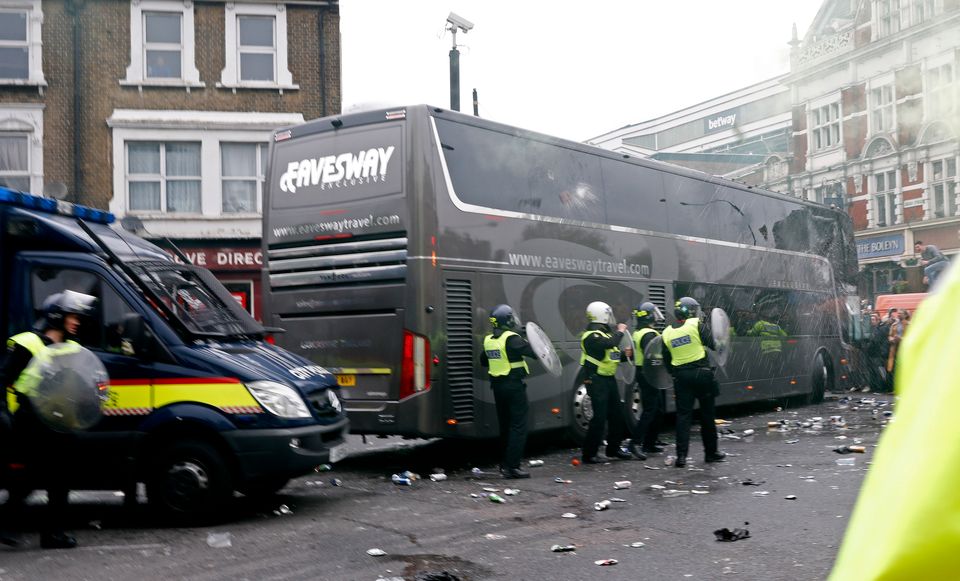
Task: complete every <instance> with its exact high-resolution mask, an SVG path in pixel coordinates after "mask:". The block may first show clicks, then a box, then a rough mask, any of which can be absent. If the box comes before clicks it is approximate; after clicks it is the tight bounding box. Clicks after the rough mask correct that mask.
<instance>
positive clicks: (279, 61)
mask: <svg viewBox="0 0 960 581" xmlns="http://www.w3.org/2000/svg"><path fill="white" fill-rule="evenodd" d="M223 12H224V19H225V20H224V29H223V30H224V41H225V45H224V57H225V58H224V67H223V71H221V73H220V82H219V83H218V84H217V86H218V87H221V88H225V89H234V90H236V89H271V90H280V91H284V90H296V89H299V88H300V86H299V85H297V84H294V82H293V74H291V73H290V68H289V65H288V64H287V54H288V52H289V49H288V42H287V10H286V6H285V5H283V4H247V3H244V2H227V3H226V6H224V11H223ZM240 16H270V17H273V18H274V35H275V38H274V49H275V50H276V53H275V54H276V58H275V59H274V61H273V65H274V75H273V81H244V80H242V79H241V78H240V35H239V26H240V19H239V17H240ZM244 52H253V51H249V50H245V51H244Z"/></svg>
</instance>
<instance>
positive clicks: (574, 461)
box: [570, 458, 580, 466]
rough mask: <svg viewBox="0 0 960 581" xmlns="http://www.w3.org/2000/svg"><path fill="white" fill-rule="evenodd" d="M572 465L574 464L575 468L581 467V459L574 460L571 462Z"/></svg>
mask: <svg viewBox="0 0 960 581" xmlns="http://www.w3.org/2000/svg"><path fill="white" fill-rule="evenodd" d="M570 464H573V465H574V466H579V465H580V459H579V458H574V459H573V460H570Z"/></svg>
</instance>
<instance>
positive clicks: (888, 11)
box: [877, 0, 900, 37]
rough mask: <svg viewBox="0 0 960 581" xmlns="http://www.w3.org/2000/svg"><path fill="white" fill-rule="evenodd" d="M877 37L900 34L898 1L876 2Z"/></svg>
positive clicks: (885, 0) (882, 0)
mask: <svg viewBox="0 0 960 581" xmlns="http://www.w3.org/2000/svg"><path fill="white" fill-rule="evenodd" d="M877 25H878V30H877V32H878V35H879V36H881V37H883V36H889V35H891V34H895V33H897V32H900V0H877Z"/></svg>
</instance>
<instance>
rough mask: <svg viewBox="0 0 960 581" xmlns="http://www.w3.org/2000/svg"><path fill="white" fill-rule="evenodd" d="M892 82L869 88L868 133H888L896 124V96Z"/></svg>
mask: <svg viewBox="0 0 960 581" xmlns="http://www.w3.org/2000/svg"><path fill="white" fill-rule="evenodd" d="M895 93H896V91H895V89H894V84H893V83H885V84H882V85H875V86H873V87H871V88H870V93H869V98H870V134H871V135H875V134H878V133H889V132H891V131H893V128H894V127H896V126H897V119H896V110H897V108H896V103H897V96H896V94H895Z"/></svg>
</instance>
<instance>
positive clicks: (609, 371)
mask: <svg viewBox="0 0 960 581" xmlns="http://www.w3.org/2000/svg"><path fill="white" fill-rule="evenodd" d="M593 334H599V335H600V336H601V337H603V338H604V339H609V338H610V337H612V336H613V335H611V334H609V333H604V332H603V331H601V330H600V329H589V330H587V331H584V332H583V334H582V335H580V365H583V364H584V363H586V362H587V361H589V362H590V363H593V364H594V365H596V366H597V375H603V376H606V377H610V376H612V375H614V374H616V373H617V364H618V363H620V348H619V347H610V348H609V349H607V350H606V351H604V352H603V359H597V358H595V357H591V356H590V355H587V347H586V345H584V341H586V340H587V337H589V336H590V335H593Z"/></svg>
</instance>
